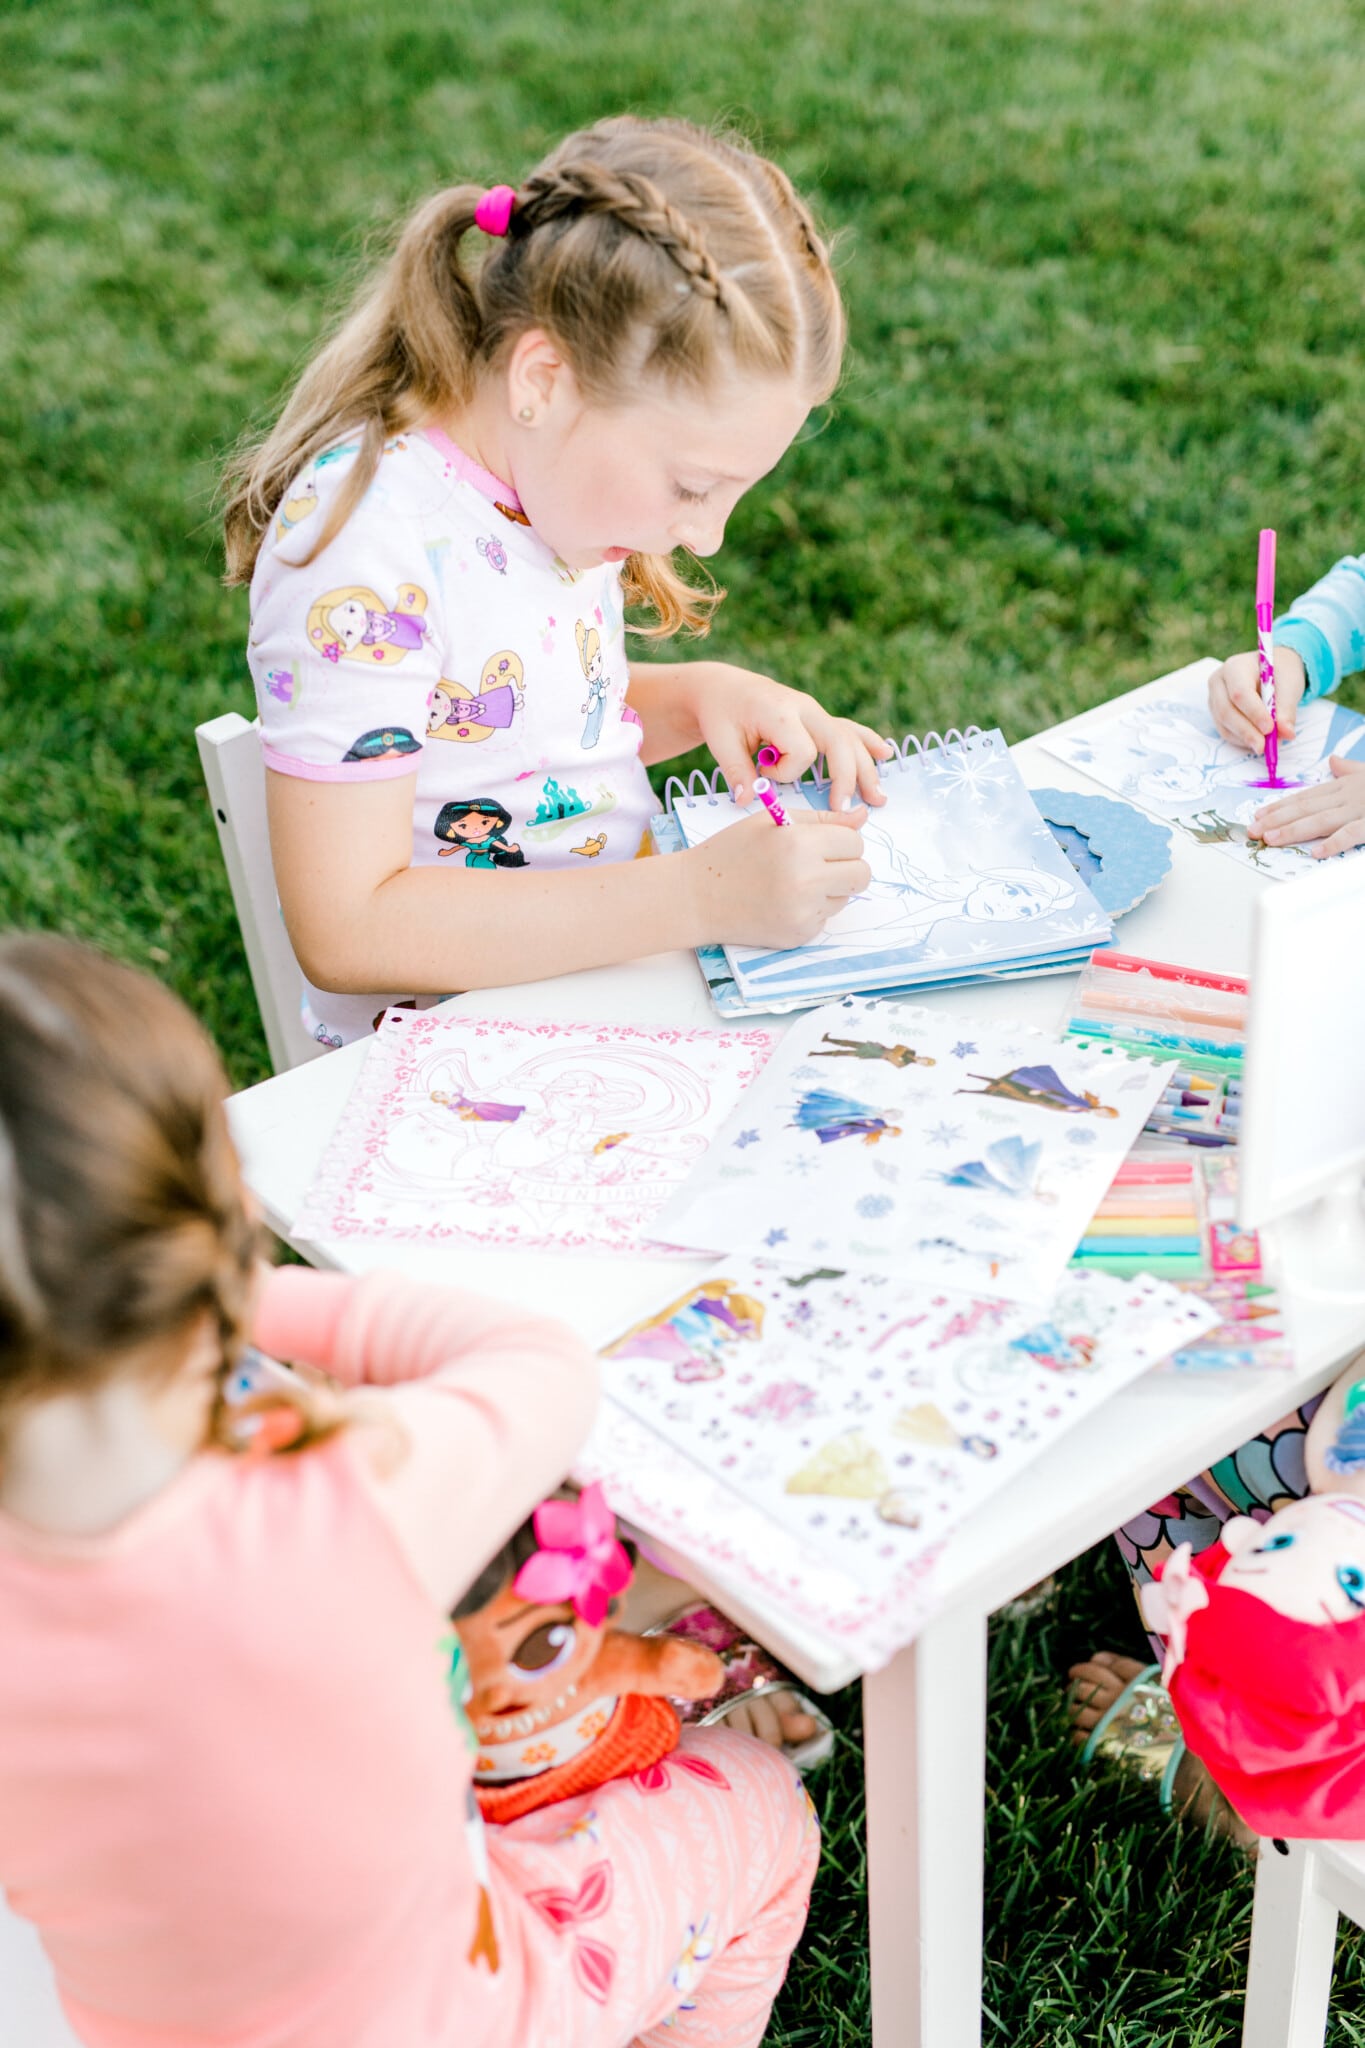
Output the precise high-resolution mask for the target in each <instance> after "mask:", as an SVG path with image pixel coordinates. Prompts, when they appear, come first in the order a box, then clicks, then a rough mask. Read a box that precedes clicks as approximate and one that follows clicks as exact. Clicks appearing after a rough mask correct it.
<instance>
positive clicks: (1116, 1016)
mask: <svg viewBox="0 0 1365 2048" xmlns="http://www.w3.org/2000/svg"><path fill="white" fill-rule="evenodd" d="M1246 1006H1247V984H1246V982H1245V981H1243V980H1241V979H1240V978H1239V977H1237V976H1234V975H1220V974H1203V973H1200V972H1199V971H1198V970H1197V969H1195V968H1190V967H1176V966H1172V965H1170V964H1169V963H1168V962H1166V961H1162V960H1145V959H1142V958H1140V957H1139V956H1137V955H1136V954H1129V953H1116V952H1100V953H1096V954H1094V955H1093V957H1092V959H1091V961H1090V965H1089V966H1088V967H1087V969H1086V971H1085V973H1084V974H1083V976H1082V977H1081V982H1080V986H1079V987H1078V989H1077V991H1076V994H1075V996H1074V997H1073V999H1072V1001H1071V1004H1070V1006H1069V1012H1068V1016H1067V1019H1066V1026H1065V1028H1066V1033H1067V1036H1068V1037H1071V1038H1075V1039H1076V1040H1077V1041H1078V1042H1080V1043H1082V1044H1089V1045H1107V1046H1109V1047H1110V1048H1112V1050H1113V1051H1114V1052H1116V1053H1118V1052H1127V1053H1139V1054H1142V1055H1145V1056H1146V1057H1147V1058H1149V1059H1155V1060H1166V1061H1169V1063H1170V1069H1171V1072H1170V1080H1169V1082H1168V1084H1167V1086H1166V1088H1165V1089H1164V1091H1163V1093H1162V1095H1161V1097H1160V1099H1159V1100H1158V1101H1157V1102H1156V1104H1155V1105H1154V1107H1153V1109H1152V1111H1151V1114H1150V1115H1149V1117H1148V1119H1147V1122H1146V1125H1145V1126H1144V1129H1143V1135H1142V1137H1141V1138H1140V1139H1139V1140H1138V1143H1137V1145H1136V1146H1135V1147H1134V1149H1133V1150H1132V1152H1130V1153H1129V1155H1128V1157H1127V1159H1126V1160H1125V1161H1124V1163H1123V1165H1122V1166H1121V1167H1120V1168H1119V1170H1118V1173H1117V1174H1116V1175H1115V1177H1114V1180H1113V1182H1112V1184H1111V1186H1110V1188H1109V1191H1108V1193H1107V1194H1106V1195H1105V1197H1104V1199H1103V1201H1102V1202H1101V1203H1100V1205H1099V1208H1098V1209H1097V1210H1096V1212H1095V1214H1094V1216H1093V1217H1092V1218H1091V1220H1090V1222H1089V1224H1088V1225H1087V1226H1086V1232H1085V1235H1084V1237H1083V1238H1082V1239H1081V1241H1080V1243H1079V1245H1078V1246H1077V1247H1076V1251H1075V1254H1074V1256H1073V1258H1072V1261H1071V1263H1072V1265H1073V1266H1075V1267H1078V1268H1080V1269H1082V1270H1084V1269H1089V1270H1092V1271H1099V1272H1103V1273H1112V1274H1114V1275H1115V1276H1116V1277H1118V1278H1121V1279H1128V1278H1131V1277H1132V1276H1133V1275H1134V1274H1137V1273H1150V1274H1153V1275H1154V1276H1157V1277H1159V1278H1161V1279H1163V1280H1171V1281H1174V1282H1175V1283H1176V1284H1177V1285H1178V1286H1180V1287H1181V1288H1182V1289H1183V1290H1184V1291H1186V1292H1188V1293H1191V1294H1195V1295H1198V1297H1199V1298H1200V1299H1201V1300H1202V1301H1205V1302H1206V1303H1207V1304H1208V1305H1209V1306H1210V1307H1212V1308H1214V1309H1216V1310H1217V1311H1218V1314H1219V1316H1220V1317H1221V1321H1220V1323H1219V1326H1218V1328H1217V1329H1215V1330H1212V1331H1210V1332H1209V1333H1208V1334H1207V1335H1206V1336H1204V1337H1202V1338H1200V1339H1199V1341H1198V1342H1197V1343H1195V1344H1192V1345H1189V1346H1187V1347H1185V1348H1184V1349H1183V1350H1181V1351H1178V1352H1176V1353H1174V1354H1173V1355H1172V1357H1171V1358H1170V1360H1169V1361H1168V1364H1167V1368H1166V1369H1167V1370H1170V1371H1174V1372H1225V1371H1229V1370H1231V1369H1233V1368H1235V1367H1243V1368H1246V1367H1250V1368H1254V1369H1256V1370H1258V1371H1266V1370H1284V1369H1287V1368H1288V1367H1289V1366H1290V1364H1291V1363H1292V1355H1291V1352H1290V1349H1289V1344H1288V1340H1287V1337H1286V1334H1285V1330H1284V1323H1283V1318H1282V1316H1281V1312H1280V1307H1279V1302H1278V1299H1277V1297H1276V1295H1275V1292H1274V1290H1273V1288H1271V1287H1270V1286H1269V1285H1268V1284H1267V1283H1266V1281H1265V1279H1264V1277H1263V1274H1262V1268H1261V1247H1260V1241H1259V1239H1258V1238H1257V1235H1256V1233H1255V1231H1249V1230H1242V1229H1241V1228H1240V1227H1239V1226H1238V1223H1237V1220H1236V1217H1237V1152H1236V1145H1237V1138H1238V1132H1239V1130H1240V1125H1241V1112H1242V1062H1243V1054H1244V1048H1245V1033H1246Z"/></svg>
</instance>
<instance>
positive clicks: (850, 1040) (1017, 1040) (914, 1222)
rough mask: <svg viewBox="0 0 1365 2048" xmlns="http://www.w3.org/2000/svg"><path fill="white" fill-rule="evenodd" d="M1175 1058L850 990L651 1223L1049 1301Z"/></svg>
mask: <svg viewBox="0 0 1365 2048" xmlns="http://www.w3.org/2000/svg"><path fill="white" fill-rule="evenodd" d="M1166 1071H1167V1070H1166V1069H1165V1068H1164V1067H1163V1066H1161V1065H1160V1064H1159V1063H1158V1062H1156V1061H1152V1060H1147V1059H1135V1058H1129V1057H1128V1056H1127V1055H1125V1054H1123V1053H1115V1052H1113V1051H1111V1050H1106V1049H1102V1048H1100V1047H1098V1046H1094V1045H1086V1046H1082V1045H1077V1044H1076V1043H1075V1042H1074V1041H1069V1040H1066V1039H1058V1038H1051V1037H1048V1036H1046V1035H1045V1034H1043V1033H1042V1032H1037V1031H1030V1030H1027V1029H1025V1028H1023V1027H1020V1028H1018V1029H1016V1030H1012V1031H1001V1030H998V1029H994V1030H987V1029H984V1028H983V1027H981V1026H979V1025H975V1024H972V1023H971V1022H969V1021H968V1020H967V1019H965V1018H954V1017H950V1016H945V1015H944V1014H943V1013H942V1012H941V1011H937V1010H933V1011H930V1010H926V1009H923V1008H918V1007H916V1006H914V1005H912V1004H908V1003H900V1002H895V1001H891V1000H889V999H886V998H883V999H881V1000H878V999H876V998H872V999H860V998H856V997H849V998H847V999H846V1000H845V1001H844V1002H842V1003H831V1004H827V1005H826V1006H825V1007H824V1008H823V1009H820V1010H816V1011H813V1012H811V1013H810V1014H809V1015H807V1016H803V1017H801V1018H799V1019H798V1020H797V1021H796V1023H795V1024H793V1025H792V1027H791V1029H790V1030H789V1031H788V1033H787V1035H786V1036H785V1038H784V1039H783V1040H782V1043H781V1045H780V1046H779V1047H778V1049H777V1051H776V1052H775V1053H774V1055H773V1057H772V1059H771V1060H770V1061H769V1062H768V1065H767V1067H766V1068H765V1070H764V1072H763V1075H762V1077H761V1079H760V1080H759V1081H758V1083H757V1084H756V1085H755V1086H754V1088H753V1089H751V1090H750V1092H749V1094H748V1095H746V1096H745V1098H744V1100H743V1101H742V1102H741V1103H740V1104H739V1107H738V1109H737V1110H736V1111H735V1113H734V1114H733V1115H732V1116H731V1117H730V1118H729V1120H728V1121H727V1122H726V1123H725V1125H724V1126H723V1127H722V1128H721V1130H720V1131H719V1132H718V1133H717V1135H716V1138H715V1141H714V1143H713V1144H712V1146H711V1149H710V1151H709V1152H708V1153H707V1155H706V1157H705V1159H704V1160H702V1161H701V1163H700V1165H699V1166H698V1167H697V1169H696V1170H695V1172H694V1173H693V1174H692V1176H691V1177H690V1179H689V1180H688V1182H687V1184H686V1186H685V1187H684V1188H683V1189H681V1191H680V1192H679V1194H678V1195H677V1196H676V1198H675V1199H674V1200H673V1201H671V1202H670V1203H669V1204H668V1207H667V1208H666V1210H665V1211H664V1213H663V1214H662V1215H661V1216H660V1218H659V1221H658V1228H659V1230H660V1232H661V1234H662V1235H663V1236H665V1237H666V1238H667V1240H668V1242H669V1243H677V1244H684V1245H690V1246H692V1247H693V1248H694V1249H696V1250H698V1251H704V1252H718V1251H730V1252H741V1251H747V1252H753V1253H756V1254H759V1255H762V1254H764V1253H767V1254H768V1255H770V1256H773V1257H778V1258H783V1259H787V1258H797V1259H800V1260H801V1261H803V1262H804V1263H805V1264H807V1265H811V1266H820V1265H826V1266H840V1267H843V1266H850V1265H852V1266H867V1267H873V1268H877V1269H880V1270H881V1271H883V1272H886V1273H892V1274H894V1275H895V1276H896V1278H897V1279H905V1280H909V1281H914V1282H916V1283H917V1284H919V1285H921V1286H927V1287H949V1288H958V1289H967V1290H969V1291H971V1292H974V1293H982V1294H991V1295H998V1296H1002V1297H1004V1298H1006V1299H1008V1300H1011V1301H1027V1302H1034V1303H1044V1302H1047V1301H1050V1300H1051V1298H1052V1296H1053V1294H1054V1292H1055V1291H1056V1288H1057V1286H1058V1284H1059V1282H1060V1280H1061V1277H1062V1274H1063V1272H1064V1270H1065V1268H1066V1264H1067V1261H1068V1259H1069V1258H1070V1257H1071V1254H1072V1253H1073V1252H1074V1250H1075V1248H1076V1245H1077V1243H1078V1242H1079V1240H1080V1238H1081V1236H1082V1235H1083V1233H1084V1230H1085V1227H1086V1224H1087V1223H1088V1222H1089V1221H1090V1218H1091V1217H1092V1216H1093V1215H1094V1213H1095V1209H1096V1207H1097V1205H1098V1203H1099V1200H1100V1197H1101V1196H1102V1195H1103V1194H1104V1192H1105V1190H1106V1188H1107V1187H1108V1186H1109V1183H1110V1181H1111V1180H1112V1179H1113V1177H1114V1174H1115V1172H1116V1171H1117V1169H1118V1167H1119V1164H1120V1162H1121V1161H1122V1160H1123V1158H1124V1156H1125V1155H1126V1153H1127V1151H1128V1149H1129V1147H1130V1146H1131V1145H1132V1143H1133V1141H1134V1140H1135V1138H1136V1137H1137V1135H1138V1132H1139V1131H1140V1130H1141V1129H1142V1126H1143V1123H1144V1122H1145V1121H1146V1118H1147V1114H1148V1111H1149V1110H1150V1109H1151V1107H1152V1104H1153V1103H1154V1102H1155V1101H1156V1099H1157V1097H1158V1095H1159V1094H1160V1093H1161V1090H1162V1087H1163V1083H1164V1078H1165V1075H1166Z"/></svg>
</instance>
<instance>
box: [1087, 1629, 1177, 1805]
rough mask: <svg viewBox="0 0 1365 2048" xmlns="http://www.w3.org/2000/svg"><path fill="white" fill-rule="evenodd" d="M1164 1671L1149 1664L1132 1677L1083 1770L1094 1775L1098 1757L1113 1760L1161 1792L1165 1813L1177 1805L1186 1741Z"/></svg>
mask: <svg viewBox="0 0 1365 2048" xmlns="http://www.w3.org/2000/svg"><path fill="white" fill-rule="evenodd" d="M1160 1673H1161V1666H1160V1665H1159V1664H1148V1665H1146V1666H1145V1667H1144V1668H1143V1669H1142V1670H1141V1671H1139V1672H1138V1674H1137V1676H1136V1678H1130V1679H1129V1681H1128V1683H1127V1685H1125V1686H1124V1688H1123V1691H1122V1692H1121V1693H1120V1694H1119V1696H1118V1698H1117V1699H1116V1700H1114V1701H1112V1702H1111V1703H1110V1705H1109V1706H1107V1707H1106V1708H1105V1710H1104V1712H1103V1713H1102V1714H1101V1715H1100V1718H1099V1720H1098V1721H1097V1722H1096V1723H1095V1725H1094V1727H1093V1728H1092V1729H1091V1731H1090V1733H1089V1735H1088V1737H1087V1738H1086V1743H1085V1747H1084V1748H1083V1749H1082V1751H1081V1755H1080V1768H1081V1769H1082V1770H1088V1769H1089V1768H1090V1766H1091V1764H1093V1763H1094V1761H1095V1758H1096V1757H1097V1756H1102V1757H1108V1758H1110V1759H1111V1760H1112V1761H1113V1762H1115V1763H1118V1764H1121V1765H1122V1766H1123V1768H1124V1769H1125V1770H1130V1771H1136V1772H1137V1774H1138V1776H1139V1777H1142V1778H1151V1779H1153V1780H1154V1781H1155V1783H1156V1787H1157V1796H1158V1798H1159V1799H1160V1801H1161V1811H1162V1812H1163V1813H1170V1812H1171V1811H1172V1810H1173V1807H1174V1801H1175V1776H1176V1772H1177V1771H1178V1770H1179V1769H1180V1766H1181V1763H1182V1761H1183V1759H1184V1756H1185V1738H1184V1736H1183V1735H1182V1734H1181V1732H1180V1722H1179V1721H1178V1719H1177V1718H1176V1711H1175V1708H1174V1707H1173V1706H1172V1705H1171V1696H1170V1694H1169V1693H1168V1692H1167V1690H1166V1688H1165V1686H1164V1685H1163V1684H1162V1683H1161V1676H1160Z"/></svg>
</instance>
